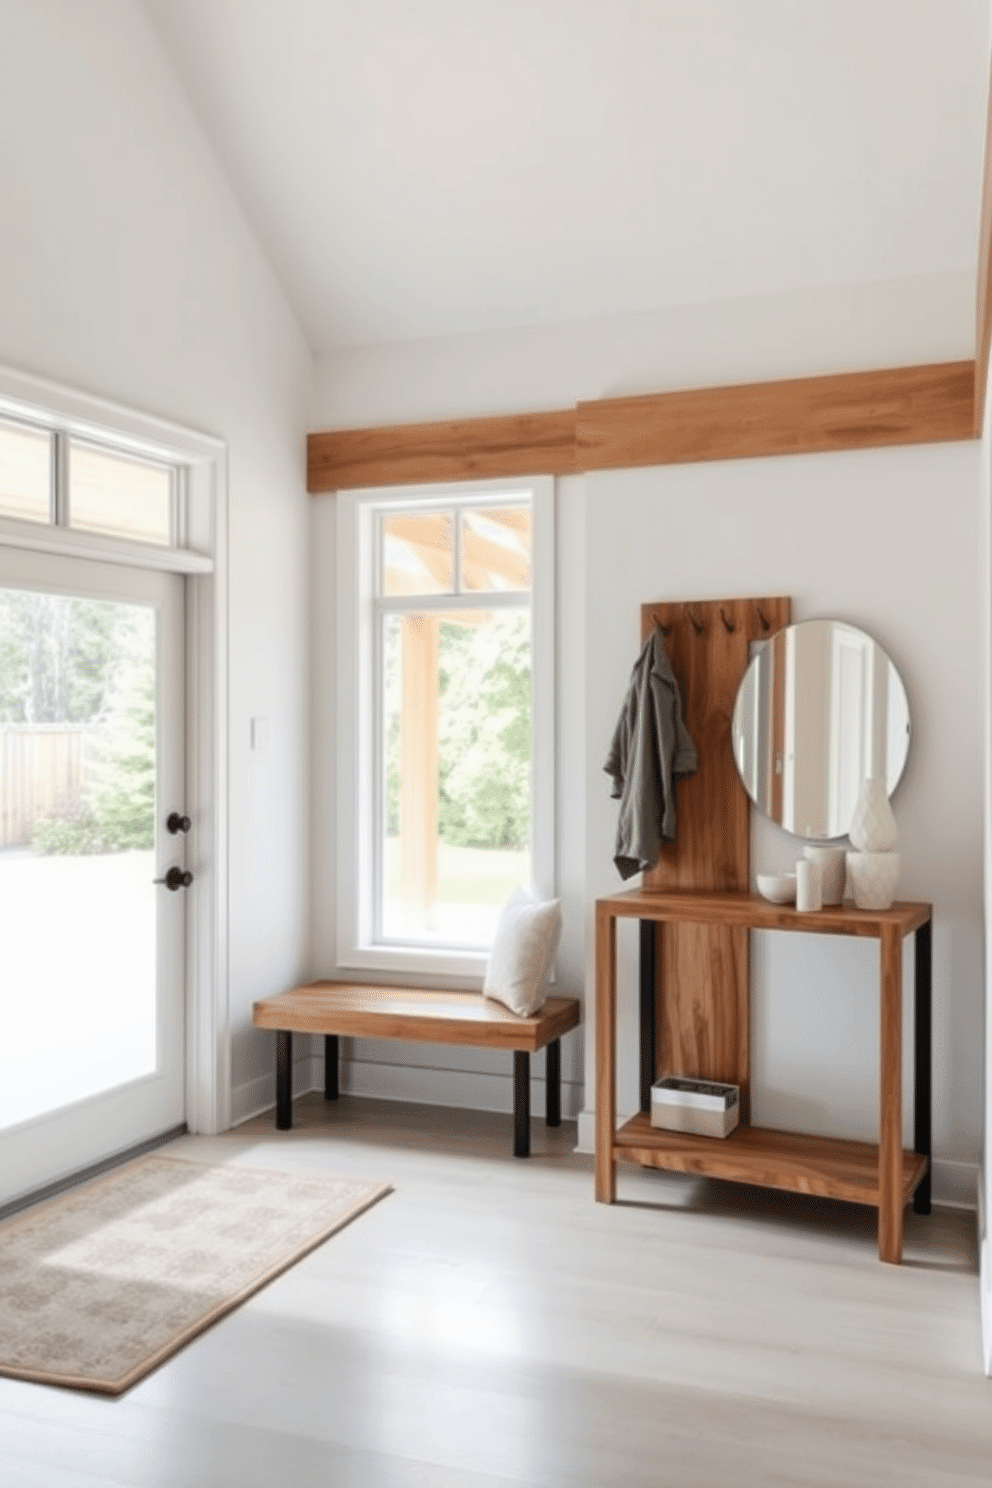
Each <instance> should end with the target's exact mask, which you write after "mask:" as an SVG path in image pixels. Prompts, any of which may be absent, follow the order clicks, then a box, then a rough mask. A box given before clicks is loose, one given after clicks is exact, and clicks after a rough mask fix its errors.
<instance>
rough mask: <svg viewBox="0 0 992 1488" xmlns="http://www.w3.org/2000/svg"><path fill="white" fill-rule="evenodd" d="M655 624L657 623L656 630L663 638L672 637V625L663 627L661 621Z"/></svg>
mask: <svg viewBox="0 0 992 1488" xmlns="http://www.w3.org/2000/svg"><path fill="white" fill-rule="evenodd" d="M654 623H655V628H656V629H657V630H660V631H661V633H662V635H663V636H670V635H671V633H672V627H671V626H670V625H662V623H661V621H660V620H656V621H655V622H654Z"/></svg>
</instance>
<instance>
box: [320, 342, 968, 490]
mask: <svg viewBox="0 0 992 1488" xmlns="http://www.w3.org/2000/svg"><path fill="white" fill-rule="evenodd" d="M975 406H976V364H975V362H974V361H961V362H942V363H935V364H933V365H925V366H919V367H892V368H885V369H882V370H880V371H874V372H844V373H839V374H836V375H833V376H827V377H804V378H793V379H789V380H785V381H778V382H756V383H742V384H737V385H734V386H729V387H714V388H696V389H693V390H690V391H687V392H669V393H650V394H647V395H643V396H639V397H630V398H604V399H598V400H596V401H591V402H583V403H579V404H578V405H577V406H576V407H575V408H574V409H569V410H559V411H557V412H552V413H528V414H516V415H510V416H506V417H501V418H479V419H451V420H448V421H446V422H442V423H433V424H399V425H392V426H389V427H381V428H369V429H344V430H339V431H329V432H326V433H320V434H311V435H310V436H309V438H308V440H307V489H308V490H309V491H310V492H311V493H312V494H315V495H316V494H318V493H320V492H323V491H337V490H348V489H351V488H360V487H369V486H390V485H411V484H417V483H421V482H423V483H434V482H438V483H443V482H447V481H457V480H471V479H485V478H501V477H511V478H512V477H513V476H518V475H519V476H526V475H568V474H573V473H580V472H583V471H587V470H623V469H628V468H633V467H636V466H643V465H674V464H685V463H694V462H697V461H705V460H740V459H754V458H761V457H768V456H771V455H787V454H792V455H795V454H816V453H823V452H825V451H831V450H856V449H873V448H884V447H887V446H891V445H899V444H928V443H935V442H942V441H950V440H959V439H972V438H974V437H975V433H976V429H975Z"/></svg>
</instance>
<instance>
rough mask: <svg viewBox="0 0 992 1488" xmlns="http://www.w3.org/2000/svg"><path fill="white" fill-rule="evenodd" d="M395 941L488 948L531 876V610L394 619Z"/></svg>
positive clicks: (388, 760) (385, 813)
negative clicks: (507, 906) (509, 902)
mask: <svg viewBox="0 0 992 1488" xmlns="http://www.w3.org/2000/svg"><path fill="white" fill-rule="evenodd" d="M381 670H382V686H383V693H382V709H381V716H382V728H383V751H382V757H383V766H384V769H383V775H384V778H383V781H382V787H381V794H382V809H381V819H382V834H381V837H380V851H379V863H380V873H381V877H380V893H379V902H380V905H381V927H382V936H383V939H385V940H394V941H405V942H408V943H409V942H417V941H420V942H423V941H427V942H431V943H434V944H443V945H451V946H467V947H479V948H485V947H487V946H489V945H491V944H492V938H493V934H494V932H495V928H496V921H497V920H498V918H499V912H500V909H501V907H502V905H503V902H504V901H505V899H506V898H507V896H508V895H509V894H510V893H511V891H512V890H513V889H514V888H516V887H518V886H523V885H526V884H527V883H528V882H529V879H530V797H531V787H530V769H531V766H530V759H531V743H530V677H531V645H530V611H529V610H525V609H519V610H518V609H499V610H471V611H470V610H466V611H464V612H462V611H458V612H455V611H444V612H435V613H433V614H432V613H430V612H425V613H420V614H408V613H404V614H387V615H385V616H384V617H383V650H382V668H381Z"/></svg>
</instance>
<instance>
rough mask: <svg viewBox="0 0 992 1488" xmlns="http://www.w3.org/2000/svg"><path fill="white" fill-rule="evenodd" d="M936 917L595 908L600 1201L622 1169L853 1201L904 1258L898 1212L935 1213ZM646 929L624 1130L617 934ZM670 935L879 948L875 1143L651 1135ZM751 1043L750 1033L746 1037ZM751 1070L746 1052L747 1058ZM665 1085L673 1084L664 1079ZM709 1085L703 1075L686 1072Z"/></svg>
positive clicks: (891, 1254)
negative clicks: (663, 959) (635, 1109)
mask: <svg viewBox="0 0 992 1488" xmlns="http://www.w3.org/2000/svg"><path fill="white" fill-rule="evenodd" d="M931 917H932V906H931V905H929V904H915V903H896V904H893V905H892V907H891V908H890V909H885V910H860V909H855V908H853V907H852V906H850V905H847V904H845V905H843V906H840V907H838V908H831V909H822V910H819V911H817V912H815V913H803V914H800V913H799V912H798V911H797V910H796V909H794V908H792V907H791V906H783V905H776V904H770V903H768V901H767V900H765V899H762V898H760V897H759V896H757V895H754V894H745V893H720V892H709V891H707V892H698V893H697V892H688V891H678V892H670V893H665V892H658V891H655V890H651V891H645V890H643V889H634V890H630V891H627V892H625V893H620V894H615V895H613V896H611V897H610V898H607V899H600V900H598V901H597V903H596V1198H597V1199H598V1200H599V1202H600V1203H604V1204H612V1203H613V1201H614V1199H615V1197H616V1164H617V1162H618V1161H620V1162H633V1163H639V1164H641V1165H642V1166H648V1167H656V1168H667V1169H671V1170H675V1171H678V1172H683V1173H705V1174H709V1175H711V1176H713V1177H717V1178H727V1179H732V1180H735V1181H737V1182H740V1183H754V1184H759V1185H761V1186H763V1187H767V1188H781V1189H788V1190H790V1191H792V1192H795V1193H808V1194H816V1195H820V1196H822V1197H826V1198H834V1199H846V1200H848V1201H849V1202H853V1203H856V1204H868V1205H871V1206H873V1207H875V1208H877V1209H878V1254H879V1258H880V1259H881V1260H883V1261H891V1262H898V1261H900V1260H901V1258H902V1234H903V1209H904V1207H905V1205H906V1204H907V1203H908V1202H909V1200H910V1199H911V1198H912V1199H913V1201H914V1207H915V1208H916V1210H917V1211H918V1212H920V1213H927V1214H928V1213H929V1212H930V1104H931ZM618 919H636V920H639V921H640V922H641V999H640V1006H641V1019H640V1023H641V1061H640V1068H641V1096H640V1104H641V1110H640V1113H639V1114H638V1115H637V1116H635V1117H633V1119H632V1120H630V1121H628V1122H626V1123H625V1125H623V1126H621V1127H620V1128H619V1129H617V1116H616V923H617V920H618ZM666 924H669V925H674V924H696V925H724V926H734V927H738V928H741V929H746V930H784V931H802V932H805V933H807V934H814V935H854V936H859V937H866V938H869V939H874V940H877V941H878V942H879V1024H880V1088H879V1130H878V1142H877V1143H868V1142H851V1141H843V1140H838V1139H836V1138H832V1137H816V1136H806V1135H801V1134H799V1133H790V1132H780V1131H772V1130H766V1129H763V1128H759V1127H753V1126H750V1125H748V1124H746V1118H747V1116H748V1111H747V1101H746V1091H744V1092H742V1095H743V1097H744V1098H743V1099H742V1119H743V1124H742V1125H740V1126H739V1127H737V1129H736V1130H735V1131H733V1132H732V1133H731V1134H730V1136H728V1137H725V1138H717V1137H699V1136H693V1135H690V1134H687V1133H684V1132H674V1131H666V1130H663V1129H661V1128H659V1127H654V1126H652V1125H651V1121H650V1099H651V1083H652V1080H653V1079H654V1078H655V1062H656V1054H655V1048H656V1046H655V1017H656V1008H657V1003H658V1001H660V1002H661V1004H662V1005H664V997H665V989H664V987H663V986H660V987H656V969H657V966H658V965H659V958H658V956H657V937H658V936H661V935H663V934H664V926H665V925H666ZM911 933H915V937H916V947H915V951H916V967H915V1084H914V1097H915V1100H914V1123H915V1127H914V1150H913V1151H912V1152H907V1151H903V1148H902V941H903V939H904V937H905V936H907V935H909V934H911ZM745 1036H746V1029H745ZM741 1057H742V1060H743V1068H745V1069H747V1058H748V1056H747V1051H746V1049H745V1050H744V1051H743V1053H742V1056H741ZM665 1073H672V1072H671V1071H665ZM682 1073H686V1074H699V1075H702V1076H704V1077H708V1078H713V1075H712V1074H710V1072H708V1071H706V1070H698V1071H697V1070H685V1071H682Z"/></svg>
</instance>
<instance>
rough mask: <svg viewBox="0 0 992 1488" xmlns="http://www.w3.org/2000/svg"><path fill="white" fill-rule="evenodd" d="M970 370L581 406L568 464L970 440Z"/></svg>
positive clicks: (807, 381)
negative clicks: (572, 457) (573, 457)
mask: <svg viewBox="0 0 992 1488" xmlns="http://www.w3.org/2000/svg"><path fill="white" fill-rule="evenodd" d="M974 377H975V364H974V362H971V361H966V362H946V363H940V364H937V365H933V366H922V367H894V368H889V369H885V370H882V371H877V372H846V373H840V374H837V375H835V376H830V377H802V378H794V379H791V380H789V381H783V382H757V383H745V384H740V385H737V386H732V387H715V388H699V389H695V390H693V391H690V392H672V393H658V394H654V395H648V396H646V397H638V398H615V399H611V400H600V401H599V402H595V403H580V404H579V406H578V417H577V421H576V437H577V444H578V448H577V451H576V466H577V468H578V469H581V470H619V469H625V468H627V467H630V466H638V465H675V464H688V463H695V462H697V461H705V460H743V459H754V458H758V457H762V458H763V457H767V456H770V455H800V454H817V453H823V452H826V451H832V450H855V449H873V448H881V447H885V446H888V445H896V444H927V443H931V442H936V441H942V440H955V439H970V438H972V434H973V408H974Z"/></svg>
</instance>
